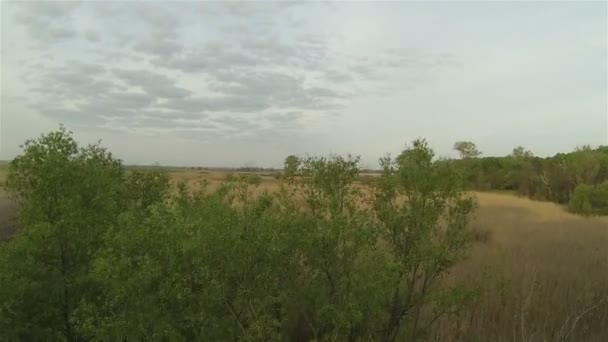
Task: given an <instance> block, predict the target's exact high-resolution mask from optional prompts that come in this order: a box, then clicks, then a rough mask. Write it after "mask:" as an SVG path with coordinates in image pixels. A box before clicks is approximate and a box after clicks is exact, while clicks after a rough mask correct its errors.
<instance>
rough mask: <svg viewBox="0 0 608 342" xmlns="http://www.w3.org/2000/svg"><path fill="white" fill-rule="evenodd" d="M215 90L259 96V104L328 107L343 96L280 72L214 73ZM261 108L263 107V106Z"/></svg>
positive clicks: (230, 93)
mask: <svg viewBox="0 0 608 342" xmlns="http://www.w3.org/2000/svg"><path fill="white" fill-rule="evenodd" d="M214 76H215V79H216V80H217V81H219V84H215V85H214V86H213V88H214V90H216V91H219V92H222V93H224V94H227V95H229V96H232V97H233V98H234V99H235V100H236V99H239V100H240V99H256V100H257V101H258V103H259V105H260V107H262V106H265V107H266V108H265V109H270V108H286V107H296V108H326V107H327V108H329V107H332V106H333V104H334V103H333V102H334V100H337V99H338V98H339V97H340V96H339V95H338V94H337V93H336V92H334V91H333V90H331V89H327V88H320V87H313V88H307V87H305V86H304V79H303V78H301V77H296V76H292V75H288V74H283V73H279V72H270V71H268V72H260V71H251V72H238V73H237V72H227V71H218V72H216V73H214ZM260 109H262V108H260Z"/></svg>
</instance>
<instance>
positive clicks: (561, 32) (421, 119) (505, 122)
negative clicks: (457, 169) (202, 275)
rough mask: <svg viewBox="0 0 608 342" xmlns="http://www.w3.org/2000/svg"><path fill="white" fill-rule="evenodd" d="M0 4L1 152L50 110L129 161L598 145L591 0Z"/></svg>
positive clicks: (51, 118)
mask: <svg viewBox="0 0 608 342" xmlns="http://www.w3.org/2000/svg"><path fill="white" fill-rule="evenodd" d="M1 6H2V8H1V9H2V15H1V22H2V41H1V43H2V44H1V49H2V50H1V54H2V62H1V65H2V70H1V78H2V90H1V95H2V98H1V100H2V104H1V110H2V112H1V120H0V124H1V129H0V134H1V136H0V143H1V144H0V159H10V158H12V157H14V156H15V155H16V154H17V153H19V151H20V149H19V145H20V144H21V143H22V142H23V141H24V140H26V139H27V138H31V137H36V136H38V135H39V134H41V133H42V132H45V131H49V130H52V129H55V128H57V127H58V125H59V123H63V124H65V126H66V127H67V128H69V129H71V130H73V131H74V132H75V135H76V137H77V138H78V140H79V141H80V142H82V143H88V142H93V141H97V140H98V139H102V143H103V144H104V145H105V146H107V147H109V148H110V149H111V150H112V151H113V152H114V153H115V154H116V155H117V156H118V157H120V158H122V159H124V160H125V162H127V163H139V164H141V163H154V162H159V163H161V164H171V165H207V166H244V165H247V166H279V165H281V163H282V161H283V159H284V157H285V156H286V155H288V154H292V153H293V154H298V155H304V154H306V153H310V154H328V153H340V154H343V153H349V152H350V153H353V154H359V155H361V156H362V159H363V165H364V166H368V167H370V166H376V165H377V159H378V158H379V157H381V156H382V155H384V154H385V153H393V154H394V153H397V152H398V151H399V150H400V149H401V148H402V147H403V146H404V144H405V143H407V142H410V141H412V140H413V139H415V138H417V137H425V138H427V139H428V140H429V142H430V144H431V146H433V147H434V148H435V149H436V151H437V153H438V154H439V155H443V156H452V155H454V154H453V153H452V151H451V148H452V145H453V143H454V141H456V140H472V141H474V142H476V143H477V145H478V147H479V149H480V150H481V151H482V152H483V153H484V154H485V155H503V154H507V153H509V152H510V151H511V150H512V149H513V147H515V146H516V145H523V146H525V147H527V148H529V149H531V150H532V151H533V152H534V153H535V154H538V155H548V154H554V153H556V152H561V151H568V150H571V149H572V148H573V147H574V146H576V145H581V144H593V145H597V144H607V143H608V141H607V139H608V137H607V136H608V98H607V96H608V95H607V93H608V89H607V88H608V87H607V64H608V54H607V44H608V43H607V42H608V37H607V30H608V26H607V25H608V22H607V15H608V8H607V2H605V1H600V2H578V1H577V2H570V3H567V2H519V1H518V2H504V3H496V2H490V1H485V2H466V3H465V2H462V3H439V2H437V3H430V2H398V3H397V2H393V3H389V2H384V3H374V2H365V3H312V4H293V3H291V4H289V3H271V2H255V3H251V2H248V3H243V2H241V3H219V2H215V3H196V2H188V3H170V2H165V3H161V2H154V3H150V2H148V3H142V2H126V1H124V2H110V1H107V2H106V1H95V2H84V3H75V2H70V3H57V2H37V3H31V2H30V3H23V2H22V3H7V2H2V4H1Z"/></svg>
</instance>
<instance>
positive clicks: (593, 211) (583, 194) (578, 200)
mask: <svg viewBox="0 0 608 342" xmlns="http://www.w3.org/2000/svg"><path fill="white" fill-rule="evenodd" d="M568 209H569V210H570V211H571V212H573V213H577V214H583V215H608V182H604V183H602V184H600V185H596V186H594V185H589V184H579V185H578V186H577V187H576V188H575V189H574V194H573V196H572V198H571V199H570V202H569V203H568Z"/></svg>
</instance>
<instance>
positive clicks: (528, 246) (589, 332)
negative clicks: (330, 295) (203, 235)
mask: <svg viewBox="0 0 608 342" xmlns="http://www.w3.org/2000/svg"><path fill="white" fill-rule="evenodd" d="M234 174H236V173H234ZM234 174H232V173H230V172H226V171H195V170H182V171H179V170H177V171H176V170H174V171H172V172H170V175H171V178H172V179H173V180H176V181H185V182H187V183H188V184H189V186H190V187H191V188H196V187H197V186H198V184H199V183H200V182H202V181H206V182H208V183H209V187H210V188H217V187H219V186H220V184H221V183H222V182H223V181H225V180H226V178H227V177H230V175H234ZM249 174H251V173H249ZM257 175H258V176H259V177H260V178H261V183H260V184H259V186H258V188H257V190H256V192H257V193H261V192H263V191H269V192H272V191H276V190H277V189H278V187H279V181H278V180H277V179H276V178H275V177H274V175H273V174H268V173H266V174H264V173H257ZM477 197H478V201H479V209H478V210H477V212H476V214H475V219H474V221H473V228H474V230H475V231H476V232H477V233H478V235H479V240H481V241H482V242H480V243H476V244H475V245H474V246H473V248H472V250H471V252H470V255H469V258H468V259H467V260H466V261H465V262H464V263H463V264H461V265H460V266H459V267H457V268H456V269H455V270H454V271H453V272H452V273H451V275H450V276H449V278H448V279H446V280H445V281H447V282H454V283H462V282H465V283H467V284H469V285H471V286H475V287H476V288H478V289H479V297H478V298H477V300H476V301H475V303H474V304H473V305H472V306H470V307H469V308H468V309H467V310H466V311H465V312H463V313H462V314H461V315H460V316H459V317H452V318H451V319H447V320H444V321H442V322H440V324H439V326H438V329H437V330H436V331H435V332H434V334H435V336H434V338H435V339H436V340H440V341H450V340H492V341H501V340H504V341H513V340H515V341H542V340H550V341H553V340H587V341H588V340H591V341H605V340H606V339H608V217H592V218H587V217H582V216H577V215H573V214H570V213H568V212H567V211H566V210H565V209H564V208H563V207H562V206H559V205H557V204H554V203H549V202H539V201H532V200H529V199H527V198H520V197H516V196H514V195H513V194H511V193H507V192H505V193H497V192H488V193H477ZM480 336H483V337H484V338H483V339H478V338H476V337H480Z"/></svg>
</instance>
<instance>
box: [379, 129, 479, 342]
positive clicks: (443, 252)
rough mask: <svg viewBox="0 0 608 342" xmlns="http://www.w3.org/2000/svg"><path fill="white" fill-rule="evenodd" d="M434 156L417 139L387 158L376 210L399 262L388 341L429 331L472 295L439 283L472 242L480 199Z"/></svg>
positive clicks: (395, 270) (387, 327) (391, 298)
mask: <svg viewBox="0 0 608 342" xmlns="http://www.w3.org/2000/svg"><path fill="white" fill-rule="evenodd" d="M433 157H434V153H433V151H432V150H431V149H430V148H429V147H428V145H427V143H426V141H424V140H416V141H414V143H413V145H412V146H411V147H409V148H407V149H405V150H404V151H403V152H402V153H401V155H400V156H399V158H398V159H397V160H395V161H393V160H391V159H390V158H389V157H386V158H383V159H381V166H382V167H383V169H384V173H383V175H382V179H381V182H380V184H379V188H378V192H377V195H376V200H375V205H374V211H375V214H376V216H377V217H378V220H379V223H380V229H381V232H382V236H383V238H384V239H383V240H384V241H385V242H386V244H387V245H388V248H389V250H390V252H391V260H392V263H393V266H392V267H391V268H390V269H391V270H392V281H391V283H390V285H391V295H390V296H389V298H388V301H387V302H388V303H389V304H388V310H387V311H388V312H389V316H388V319H387V320H386V322H385V324H384V326H383V337H382V339H383V340H385V341H395V340H404V339H409V340H411V339H418V338H421V337H423V336H424V335H423V334H424V333H425V332H427V330H428V328H429V327H430V325H431V324H432V323H433V322H435V321H436V320H437V319H438V318H439V317H441V316H442V315H446V314H450V313H454V312H457V310H458V309H459V307H460V306H461V305H462V304H463V303H464V300H465V299H466V298H467V297H469V296H470V295H471V294H470V293H469V292H468V291H467V290H466V288H462V287H456V288H441V287H437V283H438V281H439V279H441V276H442V275H444V274H446V272H447V271H448V270H449V269H450V267H452V266H453V265H455V264H456V263H457V262H458V261H459V260H460V259H462V258H463V257H464V255H465V252H466V250H467V247H468V245H469V243H470V242H471V233H470V231H469V230H468V229H467V227H468V222H469V219H470V216H471V214H472V212H473V210H474V209H475V206H476V201H475V198H474V197H471V196H469V195H466V194H465V193H464V192H463V184H462V179H461V178H460V176H459V173H457V172H456V171H455V170H454V169H453V167H452V165H451V164H450V163H447V162H442V161H434V160H433Z"/></svg>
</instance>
